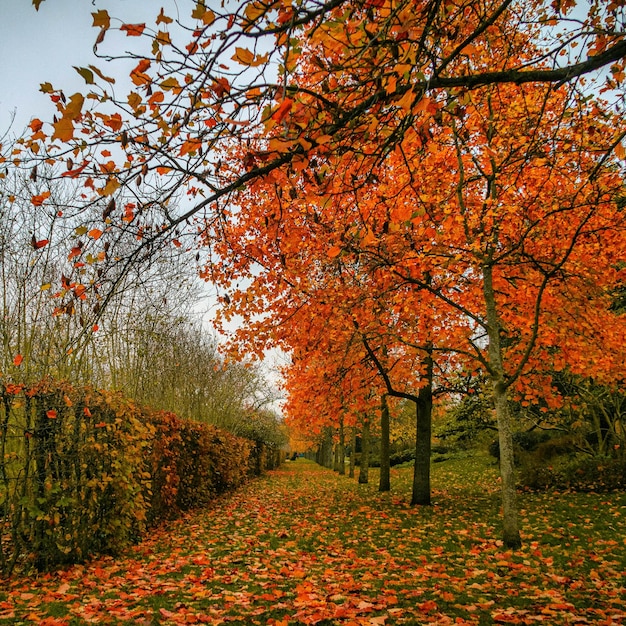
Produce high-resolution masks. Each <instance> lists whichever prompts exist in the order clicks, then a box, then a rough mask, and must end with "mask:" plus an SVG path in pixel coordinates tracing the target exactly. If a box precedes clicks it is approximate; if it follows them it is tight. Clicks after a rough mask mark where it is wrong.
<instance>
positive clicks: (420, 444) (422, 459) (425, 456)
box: [411, 348, 433, 506]
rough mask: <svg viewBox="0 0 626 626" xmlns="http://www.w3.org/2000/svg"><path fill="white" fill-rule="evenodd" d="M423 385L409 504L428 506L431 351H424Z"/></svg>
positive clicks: (431, 380)
mask: <svg viewBox="0 0 626 626" xmlns="http://www.w3.org/2000/svg"><path fill="white" fill-rule="evenodd" d="M424 366H425V370H424V374H423V378H422V381H423V383H424V384H423V385H422V386H421V387H420V389H419V392H418V394H417V402H416V403H415V414H416V419H415V425H416V428H415V463H414V465H413V492H412V495H411V504H413V505H415V504H419V505H425V506H428V505H430V504H431V499H430V448H431V437H432V414H433V357H432V349H431V348H428V349H427V350H426V357H425V359H424Z"/></svg>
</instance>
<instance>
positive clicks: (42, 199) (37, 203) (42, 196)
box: [30, 191, 50, 206]
mask: <svg viewBox="0 0 626 626" xmlns="http://www.w3.org/2000/svg"><path fill="white" fill-rule="evenodd" d="M49 197H50V192H49V191H44V192H43V193H42V194H39V195H38V196H33V197H32V198H31V199H30V201H31V203H32V204H34V205H35V206H41V205H42V204H43V203H44V202H45V201H46V200H47V199H48V198H49Z"/></svg>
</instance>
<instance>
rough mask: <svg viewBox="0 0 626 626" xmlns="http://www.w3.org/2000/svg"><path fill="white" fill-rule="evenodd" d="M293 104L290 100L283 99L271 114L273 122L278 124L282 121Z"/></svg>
mask: <svg viewBox="0 0 626 626" xmlns="http://www.w3.org/2000/svg"><path fill="white" fill-rule="evenodd" d="M292 104H293V100H292V99H291V98H285V99H284V100H283V101H282V103H281V105H280V106H279V107H278V108H277V109H276V111H274V113H272V119H273V120H274V121H275V122H280V121H282V120H283V119H284V117H285V116H286V115H287V113H289V111H291V105H292Z"/></svg>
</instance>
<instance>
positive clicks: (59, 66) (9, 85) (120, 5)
mask: <svg viewBox="0 0 626 626" xmlns="http://www.w3.org/2000/svg"><path fill="white" fill-rule="evenodd" d="M175 4H176V3H175V2H174V0H161V2H158V1H156V2H155V1H154V0H44V1H43V2H42V3H41V5H40V7H39V11H35V8H34V7H33V5H32V2H31V0H0V136H2V134H3V133H4V131H5V130H6V129H7V127H8V125H9V122H10V120H11V115H12V114H13V112H14V111H15V113H16V121H15V124H14V126H13V132H14V133H15V134H20V130H21V128H22V127H23V126H24V125H26V124H28V122H29V121H30V119H31V118H33V117H41V119H43V120H44V121H45V120H48V119H50V118H51V117H52V115H53V114H54V108H53V106H52V104H51V103H50V100H49V97H48V96H46V95H44V94H42V93H41V92H40V91H39V85H40V84H41V83H44V82H50V83H52V84H53V85H54V87H55V88H58V89H63V90H64V92H65V93H66V95H71V94H72V93H75V92H76V91H78V90H84V89H85V87H86V85H85V82H84V80H83V79H82V78H81V77H80V76H79V75H78V74H77V73H76V71H75V70H74V69H72V66H78V67H85V66H87V65H89V64H94V65H96V66H97V67H99V68H100V69H101V70H102V71H104V72H105V74H106V73H107V72H106V70H107V66H106V63H105V62H103V61H101V60H98V59H96V58H95V57H94V55H93V44H94V42H95V40H96V37H97V36H98V30H97V29H96V28H93V27H92V23H93V18H92V16H91V13H92V12H95V11H98V10H101V9H107V10H108V11H109V14H110V15H111V17H120V18H121V19H123V20H124V21H127V22H152V23H153V20H154V18H155V17H156V15H157V14H158V12H159V8H160V7H161V6H165V7H166V12H167V13H168V14H170V15H172V17H175V16H176V9H175ZM186 4H187V2H186V0H180V6H181V7H183V8H184V7H185V6H186ZM116 34H117V33H115V34H114V33H113V32H111V33H108V34H107V39H106V43H109V44H110V43H111V40H112V38H114V37H115V35H116ZM119 41H120V42H122V41H123V40H122V39H119ZM109 69H110V68H109Z"/></svg>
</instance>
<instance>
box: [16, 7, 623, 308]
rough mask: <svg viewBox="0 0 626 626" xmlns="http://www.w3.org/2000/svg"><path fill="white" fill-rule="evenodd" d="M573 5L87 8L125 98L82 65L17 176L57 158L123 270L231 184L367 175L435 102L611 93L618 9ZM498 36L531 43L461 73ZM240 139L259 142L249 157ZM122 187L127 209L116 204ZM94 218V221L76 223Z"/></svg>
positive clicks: (202, 212)
mask: <svg viewBox="0 0 626 626" xmlns="http://www.w3.org/2000/svg"><path fill="white" fill-rule="evenodd" d="M41 1H42V0H36V2H34V5H35V7H37V8H38V7H39V6H40V4H41ZM573 4H574V3H571V2H556V3H555V2H547V1H543V2H542V1H540V0H519V1H517V2H513V1H512V0H502V1H496V0H483V1H481V2H479V3H476V2H473V1H472V2H470V1H469V0H459V1H458V2H454V3H452V4H449V3H448V4H446V3H441V2H439V1H438V0H423V1H422V2H418V3H417V4H416V3H415V2H412V1H411V2H409V1H408V0H401V1H398V2H395V1H394V2H391V1H388V0H373V1H363V2H358V3H354V2H348V1H347V0H328V1H326V2H319V1H318V0H312V1H311V2H303V3H300V4H299V5H297V6H295V5H293V3H291V2H282V1H280V0H276V1H270V2H259V1H257V0H255V1H245V2H241V3H240V4H236V3H229V4H228V5H226V6H225V7H224V8H222V9H218V8H217V7H212V8H209V7H207V6H206V5H204V4H203V3H197V4H192V5H191V6H190V7H189V19H188V20H186V19H185V18H184V17H182V18H181V20H180V21H178V20H175V19H174V18H173V17H171V16H169V15H167V14H166V12H165V11H164V10H161V11H160V12H159V14H158V15H157V16H156V18H155V19H153V20H152V21H150V20H146V22H145V23H139V24H128V23H124V22H123V21H121V20H116V19H115V18H113V17H111V16H110V15H109V13H108V12H107V11H106V10H99V11H96V12H94V13H93V25H94V27H95V28H97V29H98V34H97V36H96V38H95V39H96V44H95V45H96V50H97V52H98V55H99V56H100V57H101V58H102V59H106V60H107V61H112V60H115V59H116V58H118V59H120V60H123V61H124V63H125V64H126V63H127V59H131V60H133V61H134V62H135V64H134V66H133V67H132V69H131V71H130V75H129V77H128V78H129V79H130V82H131V83H132V88H131V90H130V91H129V92H128V93H126V94H123V95H119V94H118V93H117V91H115V90H114V88H113V84H114V83H115V80H116V77H115V76H110V75H109V74H110V69H109V68H110V67H113V64H110V63H107V71H106V72H105V71H103V69H102V65H101V63H95V64H90V65H88V66H87V67H77V68H76V69H77V71H78V72H79V74H80V75H81V76H82V77H83V79H84V80H85V83H86V85H87V88H86V90H85V93H75V94H71V95H70V94H65V93H64V92H63V90H62V89H60V88H58V87H55V86H53V85H50V84H49V83H45V84H44V85H42V90H43V91H44V92H45V93H49V94H50V97H51V99H52V101H53V103H54V105H55V107H56V112H55V116H54V118H53V119H52V120H51V121H50V122H47V121H45V119H39V118H36V119H33V120H32V122H31V124H30V133H29V135H28V136H27V137H25V138H24V139H23V140H22V141H21V145H22V148H23V150H22V155H21V156H20V157H18V158H20V159H22V163H23V164H24V165H25V166H27V167H29V168H30V160H31V158H34V159H42V160H43V159H45V160H47V161H48V162H50V163H56V164H57V167H58V170H57V173H56V175H57V176H65V177H68V178H70V179H74V180H76V181H77V182H80V184H81V185H82V186H83V190H84V191H83V194H82V195H79V196H78V197H77V200H76V203H75V212H77V213H79V214H81V215H84V216H85V217H84V219H85V222H88V224H89V229H88V230H93V229H94V228H95V229H97V230H99V231H103V232H107V233H109V235H110V234H112V233H113V232H115V231H116V230H118V229H120V228H121V229H122V230H124V232H132V233H133V235H134V236H135V237H136V238H135V245H134V249H133V251H132V253H130V254H129V256H128V257H127V258H126V259H125V261H128V262H131V261H133V262H138V263H142V262H147V261H146V259H147V258H148V257H149V256H150V254H151V252H152V251H153V249H154V247H155V246H156V245H157V244H158V242H159V241H161V240H164V239H165V240H169V241H172V242H174V243H175V244H176V245H177V243H176V242H178V243H181V235H182V233H183V232H187V233H189V234H190V235H192V236H194V235H195V234H197V229H198V224H200V225H201V224H202V223H204V222H205V221H207V222H213V221H214V220H216V219H219V218H220V216H221V214H222V211H223V209H224V207H225V205H226V203H228V202H229V201H231V199H232V198H233V194H234V193H235V192H236V191H237V190H238V189H240V187H241V186H242V185H245V184H246V183H247V182H249V181H251V180H254V179H256V178H259V177H262V176H264V175H265V174H267V173H268V172H270V171H273V170H275V169H279V168H284V167H287V166H292V167H296V168H298V169H302V168H305V169H306V170H307V171H309V173H310V175H315V171H316V167H315V159H316V157H317V156H318V155H324V154H327V153H329V152H332V153H335V154H344V155H347V157H350V158H352V159H353V160H354V164H355V168H356V169H361V170H363V171H365V170H370V171H371V170H372V168H374V167H375V166H376V165H377V164H378V163H380V162H382V161H384V160H385V158H386V157H387V155H388V154H390V153H391V152H392V151H393V148H394V146H397V145H398V144H399V143H400V142H401V141H402V139H403V137H404V136H405V134H406V133H407V132H408V131H409V130H410V129H411V128H416V129H417V130H418V132H420V133H425V134H428V132H429V131H430V130H431V129H432V126H433V124H435V123H436V121H435V120H434V118H433V116H426V117H424V116H422V115H420V113H421V112H422V111H423V110H428V109H429V108H431V107H432V106H433V103H435V102H440V101H441V100H442V99H444V98H451V99H453V100H454V99H459V98H462V97H463V96H464V94H465V93H467V92H468V91H471V90H474V89H477V88H479V87H481V86H484V85H488V84H505V83H509V84H538V83H548V84H550V83H554V84H559V83H563V82H571V81H575V80H576V79H577V78H579V77H581V76H584V75H587V74H589V73H590V72H593V71H595V70H598V69H601V68H606V69H607V70H608V72H607V78H606V81H607V82H606V84H607V85H609V86H616V85H619V84H621V81H622V79H623V65H624V61H623V58H624V52H625V51H626V42H625V41H624V39H623V35H624V33H623V30H622V29H621V24H622V20H621V19H620V17H621V15H622V13H623V2H622V1H621V0H612V1H611V2H609V3H606V2H604V1H600V0H593V1H592V2H590V3H589V7H588V12H587V14H586V15H584V14H579V13H574V6H573ZM116 30H117V31H119V33H120V34H121V35H123V36H126V37H127V38H128V45H132V46H133V49H131V50H129V51H128V53H124V54H122V55H119V54H118V53H117V48H118V46H119V39H118V38H116V39H115V43H114V44H113V46H112V47H108V42H109V41H110V40H112V39H113V35H114V34H117V33H114V32H113V31H116ZM494 33H496V34H497V33H507V34H509V35H511V36H512V35H514V34H516V33H524V34H525V36H526V37H527V38H528V39H529V41H531V43H532V45H531V46H529V48H528V53H527V54H525V55H524V56H523V57H520V56H519V55H515V54H510V55H504V56H500V57H498V58H497V60H496V59H495V58H494V60H493V62H492V63H491V64H487V65H485V64H472V62H471V61H472V58H473V57H474V56H475V55H476V49H477V46H478V45H479V44H480V42H481V41H483V40H484V39H485V37H491V36H492V35H493V34H494ZM589 33H592V34H591V35H589ZM564 59H567V62H564ZM118 78H119V77H118ZM416 124H417V125H416ZM252 136H261V137H265V138H266V141H265V142H264V143H262V144H255V145H254V146H253V147H252V146H249V143H248V142H249V140H250V138H251V137H252ZM233 146H235V147H237V148H238V156H239V158H238V160H237V161H236V162H233V160H232V158H231V157H232V154H233ZM227 155H228V156H229V158H226V156H227ZM63 170H64V171H63ZM123 191H124V192H125V193H127V194H128V195H129V196H131V197H132V196H134V198H135V200H134V201H133V200H131V199H126V200H124V202H121V201H118V200H119V198H118V196H119V195H120V194H121V193H122V192H123ZM92 206H95V207H97V208H98V211H97V213H98V214H99V215H100V217H99V218H97V219H95V218H94V216H93V214H91V215H90V214H89V212H87V213H85V209H86V208H89V207H92ZM101 243H104V241H103V242H101ZM183 245H184V244H183ZM114 265H117V267H118V268H119V266H120V265H121V263H120V261H119V260H118V261H114V260H113V257H109V258H108V259H105V260H102V261H99V262H98V264H97V267H94V268H92V269H93V270H94V272H96V271H97V272H99V276H98V281H94V282H93V283H91V282H90V281H89V280H88V277H87V276H85V280H84V283H81V284H84V286H85V287H86V288H88V289H92V290H94V291H95V285H100V289H99V297H101V298H102V297H104V292H105V287H104V285H107V286H108V288H114V287H115V285H116V284H117V283H116V281H115V280H113V281H110V282H107V281H106V277H107V275H108V273H109V271H110V269H111V268H112V266H114ZM111 271H113V272H114V273H115V271H114V270H111Z"/></svg>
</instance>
